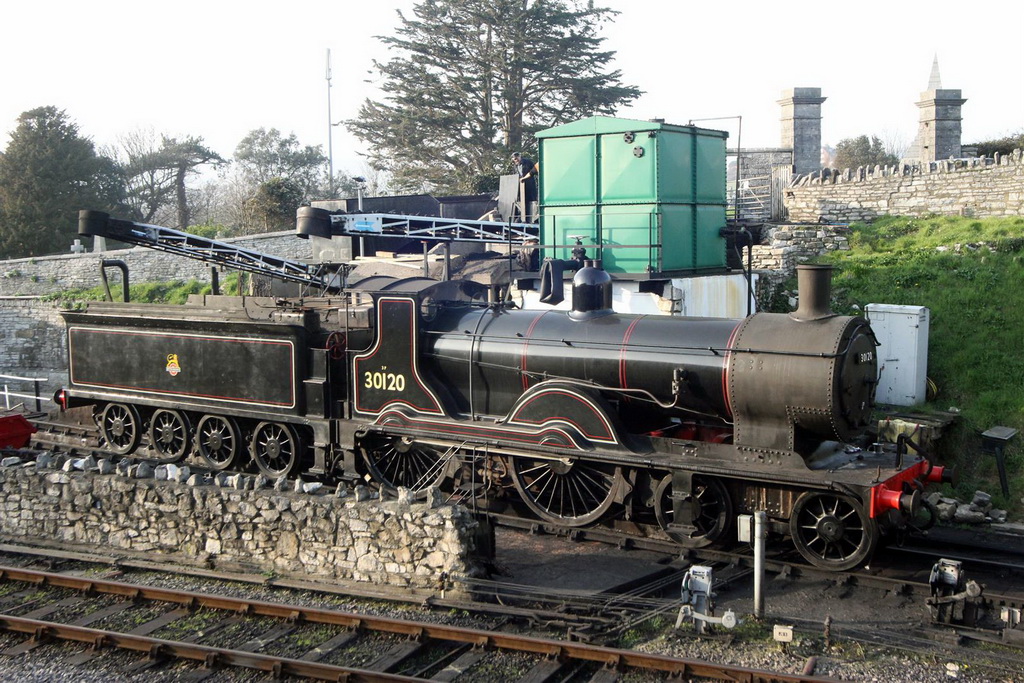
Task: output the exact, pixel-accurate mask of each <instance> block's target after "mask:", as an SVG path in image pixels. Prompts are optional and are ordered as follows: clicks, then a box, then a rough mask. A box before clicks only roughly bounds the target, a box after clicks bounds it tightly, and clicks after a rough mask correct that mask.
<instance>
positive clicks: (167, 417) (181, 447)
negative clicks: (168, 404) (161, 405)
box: [149, 409, 192, 462]
mask: <svg viewBox="0 0 1024 683" xmlns="http://www.w3.org/2000/svg"><path fill="white" fill-rule="evenodd" d="M191 430H192V427H191V425H190V424H189V422H188V418H187V417H185V415H184V414H183V413H179V412H178V411H177V410H164V409H160V410H158V411H156V412H155V413H153V417H152V419H151V420H150V421H149V443H150V445H151V446H152V447H153V450H155V451H156V452H157V453H158V454H159V455H160V457H161V458H162V459H165V460H168V461H170V462H178V461H179V460H181V459H182V458H184V457H185V456H186V455H188V452H189V450H191V447H192V434H191Z"/></svg>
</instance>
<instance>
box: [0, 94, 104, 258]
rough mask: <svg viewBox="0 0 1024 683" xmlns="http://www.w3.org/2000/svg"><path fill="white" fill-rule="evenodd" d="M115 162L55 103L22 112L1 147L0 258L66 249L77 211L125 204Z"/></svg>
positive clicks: (71, 240) (73, 231) (72, 232)
mask: <svg viewBox="0 0 1024 683" xmlns="http://www.w3.org/2000/svg"><path fill="white" fill-rule="evenodd" d="M123 197H124V180H123V177H122V175H121V172H120V169H119V168H118V166H117V164H115V163H114V162H113V161H112V160H110V159H108V158H106V157H103V156H99V155H97V154H96V150H95V149H94V148H93V144H92V141H90V140H89V139H87V138H84V137H82V136H81V135H80V134H79V132H78V126H77V125H76V124H75V123H73V122H72V121H71V120H70V119H69V118H68V116H67V114H66V113H65V112H64V111H63V110H60V109H57V108H56V107H39V108H36V109H32V110H30V111H27V112H25V113H23V114H22V115H21V116H19V117H18V126H17V128H16V129H15V130H14V132H13V133H12V134H11V141H10V143H9V144H8V145H7V148H6V149H5V150H4V152H3V153H0V258H21V257H26V256H39V255H43V254H53V253H58V252H64V251H67V250H68V248H69V246H70V245H71V244H72V242H73V241H74V239H75V236H76V235H77V232H78V212H79V210H81V209H97V210H101V211H112V212H116V211H118V210H119V209H121V208H123V205H122V199H123Z"/></svg>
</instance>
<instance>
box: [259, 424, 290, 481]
mask: <svg viewBox="0 0 1024 683" xmlns="http://www.w3.org/2000/svg"><path fill="white" fill-rule="evenodd" d="M301 453H302V444H301V443H300V441H299V437H298V436H297V435H296V434H295V430H294V429H292V428H291V426H289V425H286V424H283V423H281V422H261V423H259V425H257V427H256V429H255V430H254V431H253V433H252V438H251V439H250V440H249V454H250V455H251V456H252V460H253V462H254V463H256V467H258V468H259V470H260V472H262V473H263V474H264V475H265V476H266V477H267V478H268V479H280V478H282V477H287V476H288V475H289V474H291V473H292V472H294V471H295V468H296V467H298V464H299V456H300V455H301Z"/></svg>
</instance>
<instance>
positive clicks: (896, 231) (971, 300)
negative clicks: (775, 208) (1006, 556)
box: [819, 217, 1024, 519]
mask: <svg viewBox="0 0 1024 683" xmlns="http://www.w3.org/2000/svg"><path fill="white" fill-rule="evenodd" d="M850 246H851V249H850V251H848V252H837V253H833V254H830V255H828V256H827V257H823V258H821V259H819V262H822V263H831V264H832V265H834V266H835V267H836V268H837V272H836V274H835V277H834V279H833V307H834V309H835V310H836V312H839V313H855V314H856V313H860V312H861V311H862V310H863V309H864V306H866V305H867V304H869V303H886V304H907V305H916V306H927V307H928V308H929V309H930V312H931V332H930V337H929V344H928V375H929V377H930V378H931V379H933V380H934V381H935V383H936V384H937V385H938V389H939V391H938V394H937V395H936V396H935V397H934V399H932V400H931V401H929V402H928V403H927V404H926V405H925V406H922V408H923V409H924V410H929V409H932V410H947V409H949V408H951V407H952V408H956V409H957V410H959V411H960V414H961V416H962V419H961V421H960V424H959V425H958V426H957V427H956V428H955V429H954V430H953V431H952V433H951V434H950V435H949V437H948V438H946V439H944V441H943V446H942V452H941V453H940V457H941V458H942V459H944V460H945V461H948V462H951V463H952V464H954V465H955V466H956V467H957V468H958V471H959V472H960V475H961V476H960V483H959V484H958V486H957V489H958V490H957V493H959V494H960V495H962V496H969V495H970V494H971V493H973V491H974V490H975V488H982V489H984V490H986V491H989V492H990V493H992V494H993V495H994V497H995V502H996V503H997V505H998V506H1003V507H1006V508H1009V509H1010V510H1011V511H1012V512H1013V513H1015V517H1017V518H1018V519H1019V518H1020V517H1021V513H1022V512H1024V502H1022V500H1021V497H1022V496H1024V472H1022V470H1024V217H1012V218H990V219H981V220H979V219H965V218H955V217H935V218H926V219H920V218H900V217H886V218H883V219H880V220H878V221H875V222H874V223H872V224H870V225H865V224H853V225H851V226H850ZM995 425H1005V426H1008V427H1013V428H1015V429H1018V430H1020V432H1021V434H1020V435H1019V436H1018V437H1017V439H1016V440H1015V442H1013V443H1012V444H1011V446H1010V448H1009V450H1008V455H1009V460H1008V470H1009V472H1010V495H1009V496H1006V497H1004V496H1001V495H998V493H999V482H998V476H997V474H996V470H995V467H994V462H993V458H992V457H990V456H985V455H982V454H981V447H980V433H981V432H982V431H984V430H986V429H988V428H990V427H993V426H995Z"/></svg>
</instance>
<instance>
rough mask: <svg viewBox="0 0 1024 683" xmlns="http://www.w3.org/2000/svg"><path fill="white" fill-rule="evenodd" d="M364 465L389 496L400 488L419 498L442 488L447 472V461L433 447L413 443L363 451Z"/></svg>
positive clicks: (405, 441)
mask: <svg viewBox="0 0 1024 683" xmlns="http://www.w3.org/2000/svg"><path fill="white" fill-rule="evenodd" d="M362 454H363V461H364V462H365V463H366V468H367V470H369V472H370V476H371V477H373V480H374V481H376V482H377V483H378V484H380V486H381V488H383V489H384V490H385V491H387V492H388V493H391V494H394V493H395V492H396V491H397V489H398V487H399V486H403V487H405V488H407V489H409V490H410V491H412V492H413V494H414V496H415V497H417V498H419V497H423V496H426V495H427V489H428V488H430V487H431V486H434V485H435V484H439V483H440V482H441V481H442V480H443V479H444V477H445V475H446V474H447V472H448V458H446V457H445V453H444V452H442V451H440V450H439V449H437V448H434V447H433V446H427V445H425V444H421V443H417V442H416V441H413V440H411V439H405V438H403V439H395V440H393V441H391V442H389V443H387V444H384V445H382V446H379V447H377V448H370V447H364V448H363V449H362Z"/></svg>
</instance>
